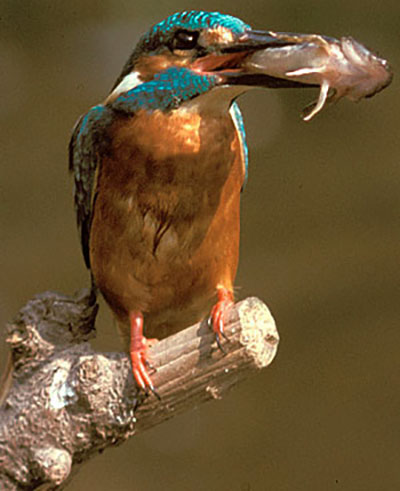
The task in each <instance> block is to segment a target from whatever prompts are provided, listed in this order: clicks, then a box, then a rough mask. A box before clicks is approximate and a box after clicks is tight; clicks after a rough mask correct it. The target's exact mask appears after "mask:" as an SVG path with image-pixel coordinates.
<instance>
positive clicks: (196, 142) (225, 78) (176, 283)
mask: <svg viewBox="0 0 400 491" xmlns="http://www.w3.org/2000/svg"><path fill="white" fill-rule="evenodd" d="M285 44H290V43H289V42H287V41H282V40H279V39H277V38H276V36H274V35H273V33H271V32H270V31H258V30H254V29H252V28H251V27H250V26H249V25H248V24H246V23H245V22H243V21H242V20H240V19H238V18H236V17H233V16H231V15H228V14H221V13H219V12H205V11H185V12H178V13H175V14H173V15H170V16H169V17H167V18H166V19H165V20H163V21H161V22H159V23H157V24H155V25H154V26H152V27H151V28H150V29H149V30H148V31H147V33H145V34H144V35H143V36H142V37H141V38H140V39H139V41H138V43H137V45H136V46H135V48H134V50H133V52H132V54H131V55H130V57H129V59H128V61H127V62H126V64H125V65H124V67H123V69H122V72H121V74H120V76H119V77H118V78H117V80H116V82H115V84H114V86H113V87H112V89H111V92H110V93H109V95H108V96H107V97H106V98H105V100H104V101H103V102H101V103H100V104H97V105H95V106H94V107H92V108H91V109H90V110H89V111H88V112H87V113H86V114H84V115H83V116H82V117H81V118H80V119H79V120H78V122H77V124H76V125H75V128H74V130H73V134H72V137H71V141H70V145H69V169H70V171H71V173H72V174H73V179H74V201H75V209H76V215H77V224H78V229H79V231H80V239H81V244H82V251H83V256H84V259H85V263H86V266H87V267H88V268H89V270H90V274H91V278H92V285H93V290H96V291H99V292H100V293H101V294H102V296H103V297H104V299H105V301H106V303H107V304H108V306H109V307H110V309H111V311H112V313H113V316H114V318H115V320H116V323H117V327H118V330H119V332H120V335H121V337H122V340H123V342H124V346H125V349H126V351H127V352H129V354H130V359H131V363H132V372H133V377H134V379H135V381H136V383H137V385H138V386H139V387H140V389H143V390H144V391H146V393H149V392H150V391H151V392H153V393H155V394H156V395H157V392H156V388H155V386H154V384H153V380H152V377H153V375H152V374H151V371H150V370H151V369H150V366H149V365H150V363H149V356H148V348H149V346H151V345H152V343H153V342H154V341H153V340H154V339H162V338H164V337H166V336H169V335H171V334H173V333H175V332H177V331H180V330H182V329H184V328H185V327H188V326H190V325H192V324H194V323H196V322H199V321H201V320H202V319H204V318H207V317H208V318H209V321H210V326H211V327H212V329H213V330H214V332H215V334H216V339H217V342H218V344H219V345H220V346H221V344H222V342H223V338H224V337H226V336H225V333H224V325H225V323H226V319H227V313H228V312H229V310H230V309H231V308H232V305H233V303H234V282H235V276H236V271H237V266H238V257H239V231H240V200H241V193H242V191H243V188H244V186H245V183H246V179H247V168H248V150H247V144H246V137H245V130H244V123H243V118H242V115H241V112H240V109H239V106H238V104H237V101H236V99H237V98H238V97H239V96H240V95H241V94H243V93H244V92H246V91H247V90H249V89H252V88H254V87H262V88H277V87H302V86H305V84H302V83H300V82H294V81H290V80H286V79H283V78H282V79H281V78H279V77H271V76H268V75H265V74H260V73H258V72H255V71H252V70H251V69H249V68H248V67H247V66H246V60H247V59H248V57H249V56H251V55H252V54H253V53H254V52H257V51H259V50H263V49H268V48H269V47H276V46H277V45H279V46H284V45H285Z"/></svg>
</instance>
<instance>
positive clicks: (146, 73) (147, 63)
mask: <svg viewBox="0 0 400 491" xmlns="http://www.w3.org/2000/svg"><path fill="white" fill-rule="evenodd" d="M188 64H189V60H187V59H183V58H179V57H177V56H174V55H173V54H172V53H165V54H162V55H149V56H145V57H143V58H141V59H140V60H139V61H138V62H137V64H136V65H135V71H137V72H138V73H139V75H140V78H141V80H143V82H148V81H149V80H152V79H153V78H154V75H155V74H156V73H161V72H163V71H164V70H166V69H167V68H169V67H171V66H183V67H184V66H188Z"/></svg>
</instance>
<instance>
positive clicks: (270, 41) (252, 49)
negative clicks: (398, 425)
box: [220, 30, 318, 88]
mask: <svg viewBox="0 0 400 491" xmlns="http://www.w3.org/2000/svg"><path fill="white" fill-rule="evenodd" d="M281 34H283V33H275V32H272V31H254V30H251V31H250V30H249V31H246V32H245V33H244V34H242V35H241V36H240V37H239V38H238V39H237V40H236V42H235V43H234V44H232V45H230V46H227V47H226V48H224V49H223V50H222V51H221V52H222V53H223V54H225V55H228V56H229V54H231V56H232V57H237V59H240V60H241V61H240V64H239V65H238V66H235V67H234V69H233V70H229V69H225V70H223V72H221V73H220V75H222V77H223V83H226V84H228V85H245V86H253V87H254V86H256V87H268V88H285V87H286V88H293V87H297V88H298V87H317V86H318V85H316V84H309V83H302V82H298V81H295V80H288V79H286V78H280V77H276V76H271V75H267V74H265V73H260V72H259V71H254V70H252V69H251V67H250V66H246V59H248V58H249V57H251V56H252V55H253V54H254V53H256V52H258V51H262V50H274V52H281V53H282V54H283V55H284V56H290V49H289V48H290V47H291V46H299V45H300V44H301V43H304V39H302V37H304V35H302V34H294V33H284V36H281Z"/></svg>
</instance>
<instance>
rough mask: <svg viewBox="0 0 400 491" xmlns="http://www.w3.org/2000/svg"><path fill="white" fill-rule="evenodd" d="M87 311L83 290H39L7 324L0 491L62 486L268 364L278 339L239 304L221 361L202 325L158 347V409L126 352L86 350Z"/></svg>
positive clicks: (256, 307)
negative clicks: (104, 455) (9, 366)
mask: <svg viewBox="0 0 400 491" xmlns="http://www.w3.org/2000/svg"><path fill="white" fill-rule="evenodd" d="M96 313H97V306H96V305H90V300H89V296H88V295H87V292H81V293H80V294H78V295H76V296H75V297H67V296H63V295H59V294H56V293H51V292H46V293H43V294H40V295H37V296H36V297H34V298H33V299H32V300H31V301H30V302H29V303H28V304H27V305H26V306H25V307H24V308H23V309H22V310H21V311H20V313H19V314H18V317H17V319H16V320H15V321H14V322H13V323H12V324H10V325H9V326H8V338H7V342H8V343H9V345H10V348H11V353H12V360H13V366H14V370H13V374H12V385H11V388H10V390H9V391H8V394H7V397H6V398H5V400H4V403H3V405H2V406H1V408H0V488H1V489H4V490H16V489H37V488H38V487H39V486H41V485H45V486H46V487H45V489H62V488H64V487H65V485H66V483H67V482H68V480H69V479H70V477H71V470H72V468H73V467H74V468H75V467H76V465H77V464H80V463H82V462H84V461H86V460H87V459H89V458H90V457H91V456H92V455H94V454H96V453H98V452H100V451H102V450H104V449H105V448H107V447H109V446H111V445H118V444H121V443H122V442H123V441H125V440H126V439H127V438H129V437H130V436H132V435H134V434H136V433H138V432H139V431H143V430H145V429H147V428H150V427H152V426H154V425H156V424H159V423H162V422H163V421H165V420H167V419H169V418H171V417H173V416H175V415H176V414H179V413H181V412H183V411H186V410H188V409H190V408H193V407H195V406H197V405H199V404H201V403H203V402H205V401H207V400H210V399H219V398H220V397H221V396H222V395H223V394H224V392H225V391H226V390H227V389H229V388H230V387H231V386H233V385H234V384H236V382H238V381H239V380H241V379H243V378H245V377H247V376H248V375H249V373H250V372H252V371H254V370H257V369H260V368H262V367H265V366H267V365H269V364H270V363H271V361H272V360H273V358H274V356H275V353H276V350H277V345H278V340H279V337H278V333H277V331H276V328H275V323H274V320H273V318H272V316H271V314H270V313H269V310H268V309H267V307H266V306H265V305H264V304H263V303H262V302H261V301H260V300H258V299H256V298H249V299H247V300H245V301H243V302H240V303H238V304H237V305H236V306H235V308H234V309H232V310H231V312H230V314H229V319H228V324H227V326H226V330H225V331H226V334H227V336H228V338H229V342H226V341H224V342H223V348H224V351H225V352H224V353H222V352H221V350H219V349H218V348H217V346H216V343H215V337H214V334H213V333H212V331H211V330H210V329H209V328H208V326H207V323H206V322H202V323H200V324H197V325H195V326H192V327H189V328H188V329H186V330H184V331H181V332H179V333H178V334H175V335H174V336H171V337H169V338H167V339H164V340H162V341H160V342H159V343H157V344H156V345H155V346H154V347H153V348H151V349H150V351H149V357H150V359H151V361H152V364H153V365H154V367H155V368H156V370H157V371H156V373H154V374H153V380H154V383H155V385H156V387H157V390H158V392H159V394H160V396H161V402H160V401H158V400H157V398H156V397H154V396H153V395H150V396H149V397H146V396H145V395H144V394H143V393H142V392H141V391H138V389H137V387H136V385H135V383H134V382H133V378H132V375H131V369H130V362H129V358H128V356H127V355H126V354H123V353H99V352H95V351H94V350H93V349H92V348H91V346H90V344H89V343H88V339H89V338H90V337H92V336H93V334H94V327H93V326H94V320H95V317H96ZM46 483H47V484H46ZM41 489H43V488H41Z"/></svg>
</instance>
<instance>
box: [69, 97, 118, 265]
mask: <svg viewBox="0 0 400 491" xmlns="http://www.w3.org/2000/svg"><path fill="white" fill-rule="evenodd" d="M109 123H110V110H109V109H108V108H107V107H105V106H101V105H100V106H95V107H93V108H92V109H91V110H90V111H89V112H88V113H86V114H85V115H84V116H82V117H81V118H80V119H79V121H78V122H77V124H76V125H75V128H74V131H73V134H72V137H71V141H70V144H69V170H70V172H72V173H73V175H74V184H75V186H74V200H75V211H76V217H77V224H78V229H79V232H80V236H81V245H82V252H83V256H84V258H85V263H86V266H87V267H88V268H90V259H89V237H90V226H91V222H92V212H93V204H94V201H95V192H96V189H95V188H96V184H95V181H96V178H97V173H98V170H99V166H100V153H101V152H100V150H101V146H102V145H104V144H105V143H106V132H105V129H106V128H107V126H108V125H109Z"/></svg>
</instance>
